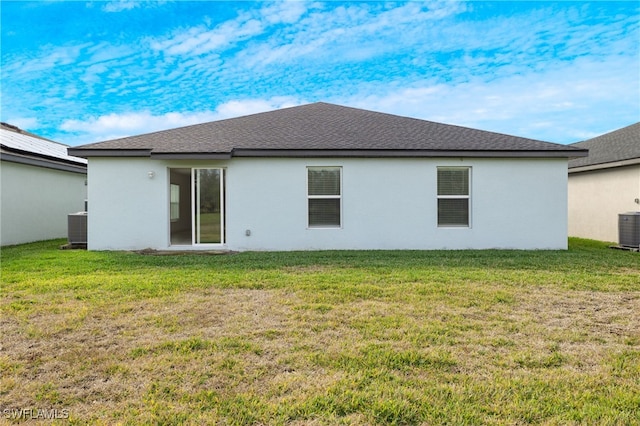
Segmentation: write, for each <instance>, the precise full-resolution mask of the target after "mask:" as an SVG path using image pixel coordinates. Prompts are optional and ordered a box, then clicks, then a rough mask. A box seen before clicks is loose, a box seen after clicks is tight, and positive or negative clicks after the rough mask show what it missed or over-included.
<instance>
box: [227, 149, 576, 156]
mask: <svg viewBox="0 0 640 426" xmlns="http://www.w3.org/2000/svg"><path fill="white" fill-rule="evenodd" d="M586 155H587V151H586V150H566V151H565V150H527V151H518V150H407V149H402V150H389V149H361V150H346V149H307V150H304V149H235V150H234V151H233V155H232V156H233V157H293V158H327V157H338V158H339V157H359V158H385V157H386V158H429V157H475V158H478V157H481V158H569V157H578V156H579V157H584V156H586Z"/></svg>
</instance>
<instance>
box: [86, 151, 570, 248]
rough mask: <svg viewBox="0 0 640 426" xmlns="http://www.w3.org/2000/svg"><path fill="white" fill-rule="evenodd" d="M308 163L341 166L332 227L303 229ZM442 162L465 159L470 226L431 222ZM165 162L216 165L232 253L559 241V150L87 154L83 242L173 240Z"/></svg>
mask: <svg viewBox="0 0 640 426" xmlns="http://www.w3.org/2000/svg"><path fill="white" fill-rule="evenodd" d="M311 166H338V167H342V226H341V227H340V228H339V229H309V228H308V226H307V187H306V184H307V181H306V179H307V167H311ZM442 166H465V167H471V201H470V202H471V226H470V227H469V228H439V227H438V226H437V167H442ZM174 167H175V168H180V167H224V168H225V169H226V245H225V246H224V248H226V249H230V250H240V251H243V250H325V249H484V248H515V249H566V247H567V160H566V159H481V158H478V159H473V158H465V159H450V158H440V159H436V158H430V159H424V158H421V159H407V158H403V159H389V158H386V159H375V158H320V159H319V158H313V159H308V158H306V159H305V158H233V159H231V160H228V161H209V162H202V161H198V162H196V161H183V160H181V161H164V160H151V159H135V158H121V159H118V158H98V157H96V158H90V159H89V217H88V226H89V249H93V250H109V249H143V248H147V247H150V248H155V249H168V248H171V246H170V245H169V240H170V239H169V168H174ZM150 171H153V172H154V177H153V178H149V174H148V173H149V172H150ZM247 230H249V231H250V235H249V236H247V232H246V231H247ZM200 248H206V246H204V247H200Z"/></svg>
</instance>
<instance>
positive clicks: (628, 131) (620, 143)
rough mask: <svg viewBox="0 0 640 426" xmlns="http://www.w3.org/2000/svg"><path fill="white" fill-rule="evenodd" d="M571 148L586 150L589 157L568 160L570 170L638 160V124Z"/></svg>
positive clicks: (639, 138)
mask: <svg viewBox="0 0 640 426" xmlns="http://www.w3.org/2000/svg"><path fill="white" fill-rule="evenodd" d="M571 146H573V147H576V148H583V149H588V150H589V156H588V157H583V158H575V159H572V160H569V168H570V169H572V168H576V167H584V166H594V165H599V164H602V165H604V164H606V163H616V162H620V161H626V160H633V159H640V123H635V124H632V125H630V126H627V127H623V128H622V129H618V130H615V131H613V132H610V133H606V134H604V135H601V136H598V137H595V138H593V139H589V140H586V141H583V142H577V143H574V144H572V145H571Z"/></svg>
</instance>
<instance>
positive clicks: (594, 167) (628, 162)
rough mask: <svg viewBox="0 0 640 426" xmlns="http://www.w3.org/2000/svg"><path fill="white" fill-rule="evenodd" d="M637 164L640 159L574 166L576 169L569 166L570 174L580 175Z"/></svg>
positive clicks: (639, 162)
mask: <svg viewBox="0 0 640 426" xmlns="http://www.w3.org/2000/svg"><path fill="white" fill-rule="evenodd" d="M636 164H640V158H631V159H629V160H623V161H611V162H609V163H600V164H586V165H583V166H574V167H571V165H569V173H580V172H590V171H593V170H604V169H614V168H618V167H625V166H633V165H636Z"/></svg>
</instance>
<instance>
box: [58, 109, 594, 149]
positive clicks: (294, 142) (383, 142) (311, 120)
mask: <svg viewBox="0 0 640 426" xmlns="http://www.w3.org/2000/svg"><path fill="white" fill-rule="evenodd" d="M120 150H123V151H131V152H133V151H137V152H138V155H145V154H144V153H145V152H148V153H147V154H146V155H151V156H169V155H180V154H193V155H194V156H193V158H197V156H198V155H204V154H224V155H229V156H231V155H232V156H242V155H245V156H249V155H255V156H288V155H307V154H308V155H322V154H323V153H324V154H327V153H329V152H331V153H333V154H339V153H340V152H342V153H344V154H345V155H350V156H358V155H367V154H363V153H368V154H369V155H377V156H385V155H389V154H392V155H399V156H402V155H416V153H420V154H419V155H425V156H426V155H429V154H436V155H437V153H441V154H442V153H450V152H456V153H464V152H475V153H477V152H480V151H482V152H487V151H488V152H491V153H494V154H496V153H500V152H503V153H506V152H508V153H512V154H513V153H518V152H521V153H529V154H532V153H538V154H541V155H543V154H544V155H547V156H558V157H562V156H564V157H568V156H572V155H577V156H579V155H585V152H584V151H582V150H580V149H577V148H572V147H568V146H566V145H559V144H553V143H548V142H542V141H538V140H533V139H527V138H521V137H516V136H509V135H504V134H499V133H493V132H487V131H482V130H476V129H470V128H466V127H460V126H453V125H448V124H441V123H435V122H431V121H425V120H419V119H415V118H408V117H401V116H397V115H392V114H385V113H379V112H374V111H367V110H362V109H357V108H350V107H344V106H339V105H333V104H327V103H323V102H319V103H313V104H308V105H302V106H297V107H292V108H285V109H280V110H276V111H270V112H264V113H259V114H253V115H248V116H244V117H238V118H231V119H226V120H220V121H213V122H209V123H203V124H197V125H193V126H188V127H181V128H177V129H171V130H164V131H160V132H155V133H149V134H145V135H139V136H131V137H126V138H122V139H115V140H111V141H106V142H99V143H94V144H89V145H83V146H79V147H76V148H72V149H71V150H70V152H72V153H74V155H81V156H92V155H101V154H100V151H103V152H108V153H109V155H111V154H114V152H115V151H120ZM296 153H297V154H296ZM123 154H126V152H123ZM102 155H106V154H102ZM114 155H116V154H114ZM121 155H122V154H121Z"/></svg>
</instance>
